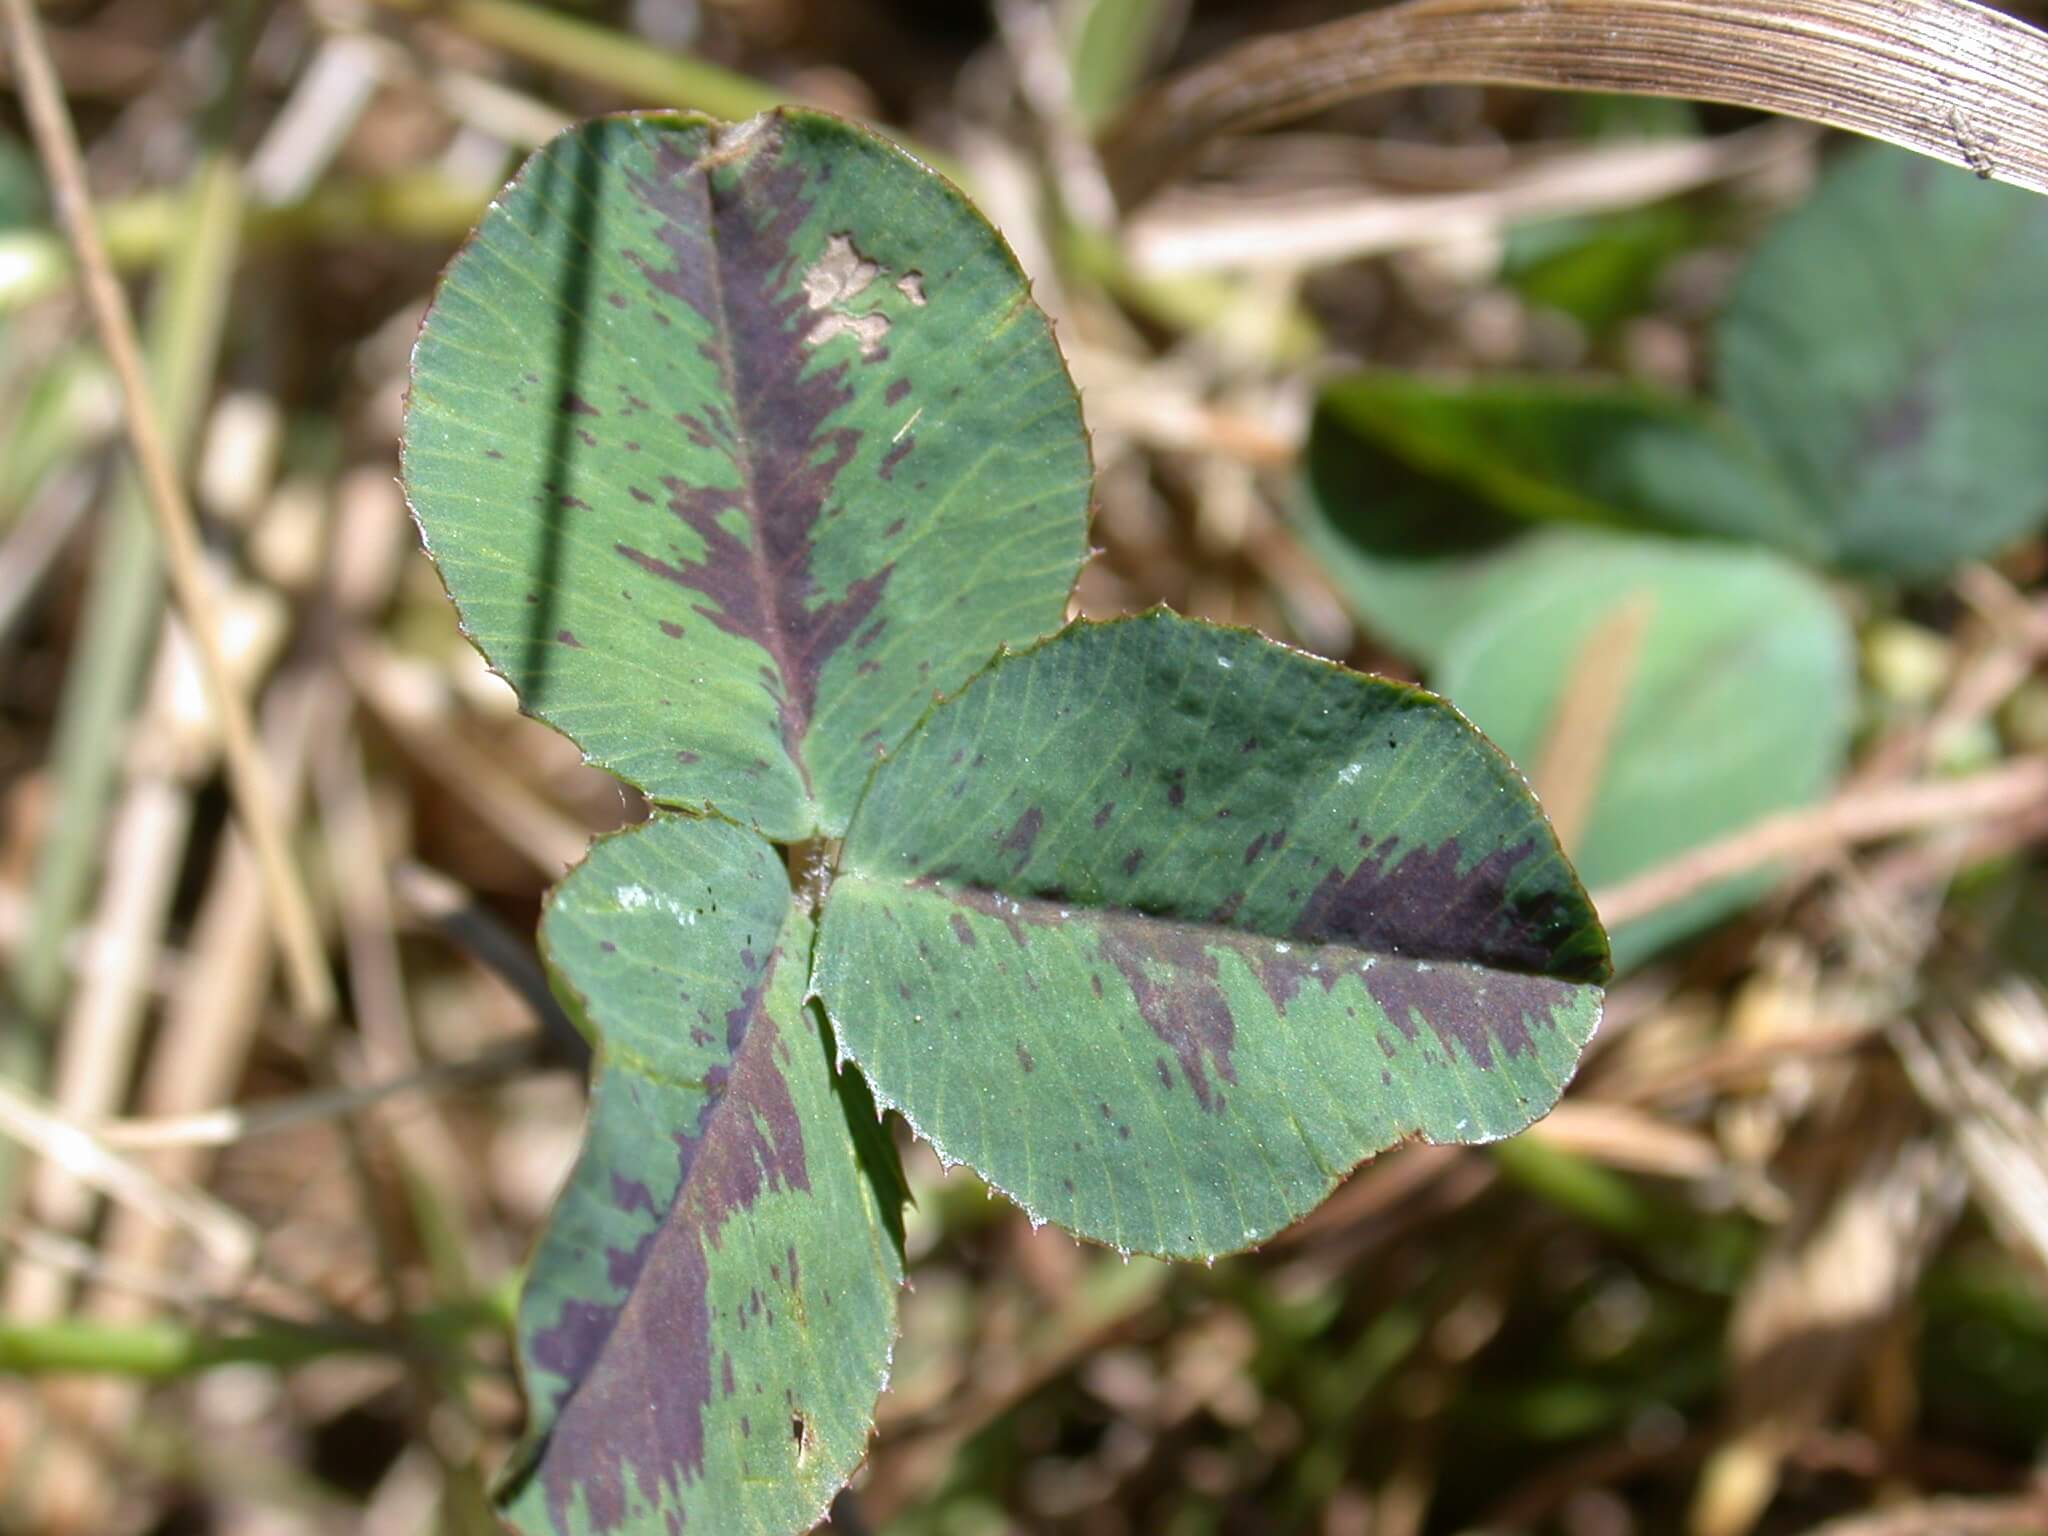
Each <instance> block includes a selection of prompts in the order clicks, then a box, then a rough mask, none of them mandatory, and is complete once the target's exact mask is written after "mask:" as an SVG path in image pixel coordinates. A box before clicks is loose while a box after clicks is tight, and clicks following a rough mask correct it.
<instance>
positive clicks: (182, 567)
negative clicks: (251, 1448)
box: [0, 0, 335, 1020]
mask: <svg viewBox="0 0 2048 1536" xmlns="http://www.w3.org/2000/svg"><path fill="white" fill-rule="evenodd" d="M0 8H4V14H5V17H6V21H7V32H8V37H9V41H10V42H11V44H12V46H13V50H14V55H15V59H16V69H17V71H18V74H19V77H20V89H21V96H22V105H23V109H24V111H25V112H26V114H27V116H28V119H29V125H30V127H31V129H32V130H33V131H34V134H35V139H36V144H37V148H38V150H39V151H40V152H41V155H42V158H43V163H44V166H45V168H46V169H47V171H48V174H49V178H50V185H51V190H52V193H53V195H54V197H55V199H56V203H57V207H58V211H59V213H60V215H61V217H62V220H63V223H64V226H65V230H66V233H67V234H68V236H69V237H70V240H71V245H72V249H73V252H74V254H75V255H76V257H77V260H78V266H79V271H80V273H81V274H82V276H83V279H84V288H85V294H86V299H87V302H88V304H89V306H90V308H91V311H92V316H93V324H94V328H95V329H96V330H97V331H98V333H99V337H100V344H101V346H102V347H103V348H104V350H105V351H106V354H107V357H108V360H109V361H110V362H111V363H112V365H113V368H114V374H115V377H116V378H117V379H118V380H119V381H120V386H121V395H122V399H123V401H124V403H125V404H126V407H127V420H128V432H129V440H130V443H131V445H132V447H133V449H134V452H135V457H136V461H137V464H138V466H139V468H140V470H141V473H142V480H143V486H144V489H145V490H146V491H147V493H148V500H149V506H150V511H151V512H152V514H153V515H154V517H155V521H156V527H157V533H158V536H159V538H160V539H161V540H162V543H163V550H164V556H165V565H166V569H167V571H168V573H169V576H170V582H171V590H172V593H173V594H174V596H175V597H176V600H177V603H178V607H179V609H180V611H181V613H182V615H183V617H184V619H185V622H186V624H187V626H188V627H189V628H190V630H191V632H192V635H193V638H194V640H195V641H196V643H197V649H198V652H199V657H200V666H201V670H202V671H203V673H204V674H205V677H206V682H207V689H208V693H209V695H210V696H211V699H212V702H213V706H214V708H215V710H216V711H217V712H218V714H219V717H220V727H221V738H222V744H223V748H224V753H225V756H226V759H227V766H228V778H229V781H230V785H231V787H232V789H233V792H234V796H235V801H236V805H237V808H238V810H239V811H240V813H241V817H242V821H243V823H244V825H245V826H246V827H247V829H248V833H249V839H250V842H251V844H252V845H253V846H254V848H255V850H256V854H257V859H258V862H259V864H260V865H261V867H262V871H263V879H264V886H265V889H266V892H267V894H268V896H269V900H270V907H271V920H272V922H273V923H274V924H275V925H276V932H277V935H278V938H279V940H280V943H281V945H282V948H283V951H284V955H285V960H286V968H287V971H288V973H289V975H290V977H291V984H292V994H293V998H294V1001H295V1002H296V1004H297V1006H298V1008H299V1010H300V1011H301V1012H302V1013H303V1014H304V1015H306V1017H308V1018H309V1019H314V1020H324V1019H327V1018H330V1017H331V1016H332V1015H333V1013H334V1006H335V1002H334V985H333V980H332V978H331V977H330V976H329V974H328V970H327V963H326V958H325V956H324V954H323V952H322V946H321V943H320V934H319V929H318V927H317V925H316V924H315V922H314V918H313V908H312V903H311V902H310V900H309V899H308V897H307V895H306V890H305V887H304V885H303V884H302V883H301V882H300V879H299V876H298V872H297V870H296V869H295V868H294V867H293V864H292V860H291V853H290V850H289V848H288V846H287V843H286V837H285V829H284V825H283V822H282V820H281V819H280V818H279V816H278V814H277V807H276V798H275V796H274V794H273V792H272V789H271V785H270V780H269V775H268V774H267V773H266V771H265V769H264V765H263V761H262V758H261V757H260V756H259V754H258V753H257V750H256V739H255V731H254V729H253V727H252V726H251V725H250V722H249V714H248V709H247V705H246V703H245V701H244V700H243V698H242V696H241V693H240V691H239V690H238V689H237V688H236V687H235V685H234V682H233V680H232V676H231V674H230V673H229V670H228V665H227V661H226V658H225V656H224V654H223V652H222V649H221V643H220V637H219V634H218V633H217V631H216V630H215V628H214V624H213V615H212V613H211V611H210V607H211V605H210V602H209V596H208V591H207V585H206V580H205V575H204V571H203V569H202V567H201V562H200V552H199V536H198V533H197V532H196V530H195V528H194V524H193V517H192V510H191V508H190V507H189V506H188V505H187V503H186V500H185V493H184V489H183V487H182V486H181V485H180V484H179V481H178V476H177V472H176V470H175V468H174V467H173V464H172V460H171V456H170V450H169V447H168V445H167V444H166V443H165V441H164V437H163V433H162V430H161V428H160V426H159V425H158V422H157V416H156V408H155V403H154V401H153V400H152V399H151V396H150V391H149V385H148V381H147V380H146V378H145V377H144V375H143V371H142V359H141V355H140V351H139V349H138V348H137V346H136V341H135V327H134V322H133V321H132V319H131V318H130V315H129V312H128V300H127V295H126V294H125V293H123V292H122V289H121V285H120V283H119V281H118V280H117V279H116V278H115V276H114V271H113V267H112V266H111V265H110V264H109V262H108V260H107V253H106V248H105V246H104V245H103V244H102V243H101V241H100V237H99V232H98V229H97V228H96V226H95V224H94V220H93V210H92V200H91V194H90V192H89V191H88V190H87V187H86V180H85V165H84V160H83V157H82V155H81V154H80V151H79V147H78V137H77V134H76V132H75V130H74V129H73V127H72V123H71V117H70V113H69V111H68V109H67V108H66V106H65V104H64V97H63V92H62V89H61V88H60V87H59V85H58V83H57V75H56V71H55V69H54V68H53V67H52V65H51V63H50V57H49V52H48V49H47V48H46V46H45V44H44V39H43V35H42V29H41V27H40V25H39V23H38V22H37V19H36V15H35V11H34V9H33V7H32V6H31V4H30V0H0Z"/></svg>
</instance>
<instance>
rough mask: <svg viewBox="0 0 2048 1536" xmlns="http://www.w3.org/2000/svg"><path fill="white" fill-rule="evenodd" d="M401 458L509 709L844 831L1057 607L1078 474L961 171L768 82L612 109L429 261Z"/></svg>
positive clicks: (713, 796)
mask: <svg viewBox="0 0 2048 1536" xmlns="http://www.w3.org/2000/svg"><path fill="white" fill-rule="evenodd" d="M404 469H405V482H406V488H407V492H408V494H409V496H410V499H411V502H412V506H413V510H414V512H415V514H416V516H417V517H418V519H419V523H420V527H421V530H422V532H423V534H424V536H425V538H426V542H427V545H428V547H429V550H430V551H431V553H432V554H433V556H434V558H435V559H436V561H437V562H438V564H439V566H440V569H441V573H442V577H443V579H444V580H445V581H446V582H447V585H448V590H449V592H450V593H451V595H452V596H453V597H454V598H455V600H456V603H457V605H458V607H459V608H460V610H461V613H462V617H463V622H464V625H465V627H466V628H467V630H468V632H469V634H470V635H471V637H472V638H473V639H474V640H475V641H476V643H477V644H478V645H479V646H480V647H481V648H482V650H483V651H484V654H485V655H486V656H487V657H488V658H489V659H490V661H491V662H492V664H493V665H494V666H495V667H496V668H497V669H498V670H499V671H500V672H502V673H503V674H504V675H505V676H506V677H507V678H508V679H509V680H510V681H511V683H512V685H513V686H514V688H516V689H517V690H518V693H519V696H520V699H521V701H522V702H523V704H524V705H525V707H526V708H527V709H528V710H529V711H531V712H532V713H534V714H537V715H539V716H540V717H541V718H542V719H545V720H547V721H549V722H550V723H552V724H554V725H555V726H557V727H559V728H560V729H561V730H563V731H565V732H566V733H568V734H569V735H570V736H571V737H572V738H573V739H575V740H576V741H577V742H578V743H579V744H580V745H581V746H582V747H583V749H584V750H585V751H586V752H587V753H588V754H589V755H590V757H591V758H592V759H593V760H594V761H596V762H598V763H599V764H601V765H602V766H604V767H606V768H609V769H610V770H612V771H613V772H615V773H617V774H619V775H620V776H621V777H623V778H626V779H628V780H630V781H631V782H633V783H634V784H637V785H639V786H640V787H641V788H642V789H644V790H646V791H647V793H648V794H649V795H651V796H652V797H654V798H655V799H657V800H660V801H664V802H668V803H672V804H681V805H691V806H702V805H705V804H710V805H713V806H715V807H717V808H718V809H719V810H720V811H721V812H723V813H724V814H726V815H729V816H732V817H733V818H735V819H736V820H739V821H742V822H748V823H751V824H753V825H755V826H756V827H758V828H759V829H760V830H761V831H762V832H764V833H765V834H767V835H768V836H770V837H774V838H779V839H788V840H794V839H798V838H803V837H808V836H811V835H814V834H816V833H819V832H824V833H836V832H838V831H839V830H841V829H842V828H843V827H844V825H845V822H846V818H847V816H848V814H849V813H850V811H851V810H852V807H853V802H854V800H855V798H856V797H857V796H858V794H859V792H860V787H861V785H862V783H863V781H864V780H865V778H866V776H867V773H868V770H869V768H870V767H872V765H873V764H874V762H875V760H876V758H877V757H878V756H879V755H880V754H881V752H882V751H884V750H885V749H887V748H888V747H890V746H893V745H894V744H895V743H896V741H897V740H899V739H900V738H901V737H902V735H903V733H904V732H905V731H907V730H908V729H909V728H910V726H911V725H912V724H913V723H914V722H915V721H916V719H917V718H918V716H919V714H920V713H921V712H922V711H923V710H924V708H925V707H926V706H927V705H928V704H929V703H930V701H931V699H932V697H933V695H934V693H935V692H938V691H944V690H947V689H951V688H956V687H958V686H959V685H960V684H961V683H962V682H963V681H964V680H965V679H966V678H967V677H968V676H969V675H970V674H971V673H972V672H973V671H974V669H976V668H977V667H979V666H981V665H982V664H983V663H985V662H986V661H987V660H988V658H989V656H990V655H991V654H993V653H994V651H995V650H996V648H997V646H998V645H1000V644H1003V643H1005V642H1012V643H1020V642H1023V641H1026V640H1030V639H1033V638H1036V637H1037V636H1039V635H1042V634H1044V633H1046V632H1047V631H1049V630H1051V629H1052V628H1054V627H1055V626H1056V625H1057V624H1058V623H1059V622H1060V619H1061V617H1062V613H1063V606H1064V603H1065V600H1066V595H1067V592H1068V590H1069V588H1070V587H1071V585H1072V582H1073V577H1074V574H1075V572H1076V571H1077V570H1078V569H1079V566H1080V562H1081V560H1082V558H1083V555H1084V552H1085V539H1086V514H1087V507H1088V499H1089V494H1090V465H1089V454H1088V446H1087V439H1086V435H1085V433H1084V432H1083V430H1082V426H1081V420H1080V409H1079V405H1078V402H1077V400H1076V398H1075V395H1074V390H1073V386H1072V384H1071V383H1070V381H1069V380H1068V377H1067V373H1066V369H1065V366H1064V364H1063V363H1062V362H1061V360H1060V356H1059V352H1058V349H1057V348H1056V347H1055V345H1054V343H1053V339H1052V334H1051V329H1050V327H1049V326H1048V324H1047V322H1046V319H1045V316H1044V315H1043V314H1042V313H1041V312H1040V311H1039V310H1038V308H1037V307H1036V306H1035V305H1034V304H1033V303H1032V302H1031V299H1030V295H1029V292H1028V288H1027V285H1026V282H1025V279H1024V277H1023V274H1022V273H1021V272H1020V271H1019V270H1018V267H1017V265H1016V262H1015V260H1014V259H1013V258H1012V257H1011V255H1010V253H1009V251H1008V249H1007V248H1006V247H1005V246H1004V244H1003V242H1002V240H1001V239H1000V237H998V236H997V234H996V233H995V231H994V230H993V229H992V228H990V226H989V225H988V223H987V221H986V220H984V219H983V218H982V217H981V216H980V215H979V214H978V213H976V212H975V211H974V210H973V208H971V207H970V206H969V205H968V204H967V202H966V201H965V200H964V199H963V198H962V197H961V196H960V195H959V193H958V192H957V191H955V190H954V189H953V188H952V187H951V186H950V185H948V184H947V183H946V182H944V181H943V180H942V179H941V178H939V177H938V176H936V175H935V174H933V173H932V172H931V171H929V170H927V169H926V168H925V167H923V166H922V165H920V164H918V163H917V162H916V161H915V160H913V159H911V158H910V157H909V156H908V155H906V154H904V153H903V152H902V151H901V150H898V149H896V148H894V147H893V146H891V145H889V144H887V143H885V142H884V141H883V140H881V139H879V138H877V137H875V136H874V135H872V134H870V133H868V132H867V131H865V130H863V129H860V128H857V127H854V126H853V125H851V124H849V123H846V122H842V121H840V120H839V119H837V118H833V117H830V116H828V115H826V114H823V113H818V112H813V111H800V110H795V109H786V110H783V111H779V112H775V113H771V114H768V115H766V116H764V117H761V118H757V119H755V120H753V121H752V122H750V123H746V124H743V125H741V126H739V127H737V128H721V127H719V126H718V125H716V124H713V123H711V122H709V121H708V120H706V119H703V118H699V117H696V116H692V115H688V114H649V115H637V116H625V117H613V118H605V119H600V120H598V121H596V122H592V123H587V124H584V125H583V126H582V127H579V128H576V129H574V130H572V131H570V132H569V133H566V134H564V135H562V136H561V137H560V138H558V139H556V140H554V141H553V142H552V143H551V144H549V145H548V146H546V147H545V148H543V149H542V150H540V151H539V152H538V153H537V154H536V155H535V156H534V157H533V158H532V159H531V160H529V161H528V162H527V164H526V166H525V168H524V169H522V170H521V171H520V173H519V176H518V177H517V179H516V180H515V181H514V182H513V183H512V184H511V186H510V187H508V188H507V189H506V191H505V192H504V194H503V195H502V196H501V197H500V198H499V199H498V201H497V202H495V203H494V204H493V205H492V207H491V209H490V211H489V212H488V213H487V214H486V215H485V217H484V220H483V222H482V224H481V225H480V226H479V227H478V229H477V232H476V234H475V235H474V236H473V237H472V238H471V240H470V242H469V243H468V244H467V245H466V246H465V247H464V248H463V250H462V251H461V253H460V254H459V255H458V256H457V257H456V258H455V260H454V262H453V263H451V264H450V266H449V268H448V270H447V273H446V274H445V276H444V277H443V279H442V282H441V286H440V289H439V291H438V292H437V294H436V296H435V300H434V303H433V307H432V309H431V310H430V311H429V313H428V316H427V319H426V322H425V325H424V327H423V328H422V330H421V333H420V339H419V343H418V347H417V349H416V351H415V353H414V358H413V380H412V392H411V396H410V400H409V404H408V408H407V418H406V440H405V455H404Z"/></svg>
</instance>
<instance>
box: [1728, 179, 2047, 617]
mask: <svg viewBox="0 0 2048 1536" xmlns="http://www.w3.org/2000/svg"><path fill="white" fill-rule="evenodd" d="M1719 348H1720V388H1721V393H1722V397H1723V398H1724V399H1725V400H1726V401H1727V402H1728V405H1729V408H1730V409H1731V410H1732V411H1733V412H1734V414H1735V415H1736V416H1738V417H1739V418H1740V419H1741V420H1742V421H1743V422H1744V423H1745V424H1746V425H1747V426H1748V427H1749V429H1750V430H1751V432H1753V433H1754V435H1755V436H1756V438H1757V439H1758V441H1760V442H1761V443H1763V444H1764V445H1765V446H1766V447H1767V448H1768V449H1769V451H1770V452H1771V454H1772V455H1773V456H1774V457H1775V459H1776V460H1777V462H1778V463H1779V464H1780V465H1781V466H1782V469H1783V472H1784V474H1785V476H1786V478H1787V479H1788V481H1789V482H1790V483H1791V484H1792V485H1793V486H1795V487H1796V488H1797V491H1798V494H1799V497H1800V499H1801V501H1803V502H1804V503H1805V504H1806V505H1807V506H1808V507H1810V508H1812V509H1813V512H1814V515H1815V517H1816V519H1817V522H1818V525H1819V526H1820V527H1821V528H1822V529H1824V530H1825V533H1826V548H1825V553H1826V555H1827V557H1828V558H1830V559H1832V560H1833V561H1835V562H1836V563H1838V564H1840V565H1842V566H1844V567H1846V568H1849V569H1852V570H1860V571H1871V572H1882V573H1884V574H1887V575H1893V576H1900V577H1906V578H1917V577H1928V576H1934V575H1938V574H1939V573H1940V572H1942V571H1943V570H1945V569H1947V568H1948V567H1950V566H1952V565H1954V564H1956V563H1957V562H1959V561H1962V560H1967V559H1971V558H1975V557H1978V556H1983V555H1989V554H1993V553H1995V552H1996V551H1997V550H1999V549H2000V548H2001V547H2003V546H2004V545H2006V544H2009V543H2011V542H2012V541H2013V540H2014V539H2016V538H2018V537H2020V536H2021V535H2022V534H2025V533H2027V532H2028V531H2029V530H2031V529H2034V528H2037V527H2039V526H2040V525H2041V523H2042V521H2043V518H2044V516H2048V426H2044V423H2048V198H2042V197H2039V196H2036V195H2035V194H2033V193H2030V192H2026V191H2022V190H2021V189H2019V188H2017V187H2008V186H2000V185H1996V184H1994V183H1991V182H1985V181H1979V180H1978V179H1977V178H1976V177H1974V176H1971V175H1969V174H1968V173H1967V172H1964V171H1958V170H1953V169H1949V168H1945V167H1943V166H1939V165H1936V164H1934V163H1932V162H1931V161H1928V160H1926V159H1923V158H1922V157H1920V156H1918V155H1911V154H1907V153H1905V152H1904V151H1901V150H1894V149H1887V148H1880V147H1877V146H1870V147H1865V148H1859V149H1856V150H1854V151H1851V152H1849V153H1847V154H1844V155H1843V156H1842V158H1841V159H1840V160H1838V161H1837V162H1836V163H1835V164H1834V165H1833V167H1832V168H1831V169H1830V171H1829V173H1828V174H1827V176H1826V177H1825V178H1824V179H1823V180H1822V182H1821V185H1820V188H1819V190H1818V191H1817V192H1816V193H1815V194H1814V196H1813V198H1812V199H1811V200H1810V201H1809V202H1808V203H1807V204H1806V205H1805V206H1804V207H1802V208H1800V209H1799V210H1798V211H1797V212H1795V213H1793V214H1791V215H1790V216H1789V217H1787V218H1786V219H1785V220H1784V221H1783V222H1782V223H1781V224H1780V225H1779V226H1778V227H1777V228H1776V229H1775V230H1774V231H1773V232H1772V233H1771V235H1770V237H1769V238H1768V239H1767V240H1765V242H1764V244H1763V245H1762V247H1761V248H1760V249H1759V250H1758V251H1757V252H1756V254H1755V256H1754V257H1753V258H1752V259H1751V260H1750V262H1749V264H1748V266H1747V268H1746V269H1745V270H1744V272H1743V274H1742V276H1741V279H1740V280H1739V282H1738V283H1737V285H1736V289H1735V292H1734V295H1733V297H1732V299H1731V301H1730V304H1729V307H1728V310H1727V313H1726V315H1725V317H1724V318H1723V321H1722V324H1721V327H1720V334H1719ZM1795 547H1796V546H1795Z"/></svg>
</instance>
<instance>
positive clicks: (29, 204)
mask: <svg viewBox="0 0 2048 1536" xmlns="http://www.w3.org/2000/svg"><path fill="white" fill-rule="evenodd" d="M47 201H48V200H47V199H46V198H45V197H44V195H43V177H42V172H41V171H40V170H39V169H38V168H37V166H36V157H35V154H34V152H33V151H32V150H30V149H29V147H28V146H27V145H26V144H24V143H22V142H21V140H19V139H17V138H14V137H12V136H11V135H9V134H4V133H0V229H20V228H22V227H23V226H24V225H29V224H39V223H41V222H42V221H43V218H44V215H45V212H46V209H47Z"/></svg>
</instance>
